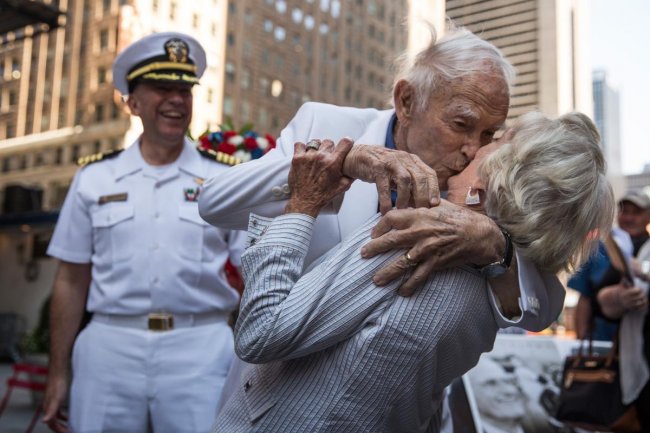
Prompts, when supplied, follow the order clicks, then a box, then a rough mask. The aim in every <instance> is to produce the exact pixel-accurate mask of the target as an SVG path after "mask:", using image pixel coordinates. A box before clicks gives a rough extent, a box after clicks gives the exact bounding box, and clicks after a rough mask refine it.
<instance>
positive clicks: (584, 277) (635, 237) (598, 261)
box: [567, 191, 650, 341]
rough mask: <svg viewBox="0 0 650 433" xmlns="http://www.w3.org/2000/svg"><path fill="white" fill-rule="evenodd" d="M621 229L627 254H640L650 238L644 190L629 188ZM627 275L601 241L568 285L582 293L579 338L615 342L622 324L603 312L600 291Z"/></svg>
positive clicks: (649, 205)
mask: <svg viewBox="0 0 650 433" xmlns="http://www.w3.org/2000/svg"><path fill="white" fill-rule="evenodd" d="M617 221H618V228H614V229H613V230H612V234H613V236H614V239H615V241H616V243H617V244H618V245H619V248H620V249H621V251H622V252H623V254H624V255H625V256H627V257H628V258H630V257H636V255H637V253H638V252H639V249H640V248H641V246H642V245H643V244H644V243H645V242H646V241H647V240H648V236H649V235H648V231H647V227H648V225H649V224H650V198H649V197H648V195H647V194H645V193H643V192H641V191H629V192H628V193H627V194H625V196H624V197H623V198H622V199H620V200H619V202H618V217H617ZM622 277H623V275H622V274H621V272H620V271H618V270H617V269H615V268H614V267H613V266H612V264H611V261H610V259H609V257H608V256H607V252H606V251H605V246H604V245H603V244H602V243H601V244H600V245H599V248H598V253H597V254H596V255H594V256H593V257H592V258H591V259H590V260H589V261H588V262H587V263H586V264H585V265H584V266H583V267H581V268H580V269H579V270H578V272H576V273H575V274H574V275H573V276H572V277H571V278H570V279H569V281H568V283H567V285H568V286H569V287H570V288H572V289H575V290H577V291H578V292H579V293H580V297H579V298H578V304H577V305H576V315H575V328H576V334H577V337H578V338H581V339H584V338H588V337H589V335H591V336H592V338H593V339H594V340H605V341H611V340H612V339H613V338H614V335H616V332H617V330H618V324H617V323H616V322H615V321H612V320H609V319H608V318H607V317H606V316H603V315H602V314H596V313H594V311H597V310H598V309H599V308H600V307H599V305H598V302H597V300H596V294H597V293H598V291H599V290H600V289H602V288H603V287H605V286H609V285H613V284H616V283H618V282H620V281H621V278H622Z"/></svg>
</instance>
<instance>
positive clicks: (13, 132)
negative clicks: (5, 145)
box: [6, 122, 16, 138]
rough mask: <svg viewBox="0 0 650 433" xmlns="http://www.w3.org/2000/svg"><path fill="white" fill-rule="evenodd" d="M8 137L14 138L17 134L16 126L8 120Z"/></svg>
mask: <svg viewBox="0 0 650 433" xmlns="http://www.w3.org/2000/svg"><path fill="white" fill-rule="evenodd" d="M6 131H7V138H14V137H15V136H16V127H15V126H14V124H13V123H9V122H7V128H6Z"/></svg>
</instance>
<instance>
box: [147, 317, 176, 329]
mask: <svg viewBox="0 0 650 433" xmlns="http://www.w3.org/2000/svg"><path fill="white" fill-rule="evenodd" d="M148 327H149V330H150V331H159V332H162V331H171V330H172V329H174V316H172V315H171V314H167V313H149V317H148Z"/></svg>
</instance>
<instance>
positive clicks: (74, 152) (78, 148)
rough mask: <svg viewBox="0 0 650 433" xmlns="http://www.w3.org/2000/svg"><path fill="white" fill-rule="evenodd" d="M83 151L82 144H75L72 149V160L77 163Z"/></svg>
mask: <svg viewBox="0 0 650 433" xmlns="http://www.w3.org/2000/svg"><path fill="white" fill-rule="evenodd" d="M80 152H81V146H80V145H78V144H75V145H74V146H72V151H71V152H70V162H72V163H73V164H76V163H77V160H78V159H79V153H80Z"/></svg>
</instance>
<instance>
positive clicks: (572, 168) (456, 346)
mask: <svg viewBox="0 0 650 433" xmlns="http://www.w3.org/2000/svg"><path fill="white" fill-rule="evenodd" d="M350 145H351V143H349V142H348V143H343V142H342V143H339V145H338V146H337V147H336V149H335V147H334V145H333V143H332V142H329V141H325V142H324V143H323V144H322V146H321V147H320V149H306V148H305V146H304V145H302V144H301V143H298V144H296V152H295V156H294V163H293V165H292V169H291V173H290V175H289V181H290V183H291V185H292V198H291V199H290V201H289V202H288V203H287V207H286V213H285V214H284V215H282V216H279V217H277V218H275V219H274V220H270V219H265V218H261V217H256V216H254V215H252V216H251V221H250V224H249V229H250V236H251V247H250V248H249V249H248V250H247V251H246V253H245V254H244V256H243V258H242V262H243V268H244V275H245V280H246V291H245V293H244V296H243V299H242V304H241V312H240V316H239V320H238V322H237V325H236V330H235V332H236V350H237V353H238V355H239V356H240V357H241V358H242V359H243V360H245V361H248V362H251V363H255V364H260V365H255V366H252V367H251V368H249V369H248V370H246V371H244V373H243V375H242V378H241V380H242V387H241V389H240V390H239V391H238V392H237V393H236V394H235V395H234V396H233V397H232V398H231V399H230V400H229V401H228V402H227V403H226V405H225V407H224V409H223V410H222V412H221V414H220V417H219V419H218V420H217V425H216V431H227V432H249V431H259V432H346V433H347V432H436V431H438V430H439V426H440V414H441V413H440V412H441V411H440V407H441V399H442V396H443V389H444V388H445V386H447V385H448V384H449V383H450V382H451V381H452V380H453V379H454V378H455V377H458V376H460V375H462V374H463V373H465V372H466V371H468V370H469V369H470V368H472V367H473V366H474V365H475V364H476V363H477V362H478V359H479V356H480V355H481V353H483V352H486V351H489V350H491V348H492V345H493V343H494V339H495V336H496V333H497V330H498V325H497V322H496V320H495V317H494V315H495V314H496V312H495V311H493V310H492V307H491V305H493V304H492V303H491V302H490V300H489V299H490V297H493V296H496V297H497V298H498V299H500V298H501V296H503V295H504V293H502V291H501V289H500V288H499V287H490V286H489V285H488V284H487V280H486V276H485V275H482V274H481V273H480V272H479V271H477V270H476V269H475V268H472V267H470V266H464V267H458V268H454V269H450V270H447V271H442V272H437V273H434V274H432V276H430V277H429V278H428V279H427V281H426V284H425V286H424V288H423V289H421V290H419V291H418V292H416V294H415V295H414V296H412V297H410V298H403V297H400V296H398V295H397V294H396V291H395V288H396V287H398V286H399V281H396V282H394V283H392V284H391V285H389V286H388V287H378V286H377V285H375V284H374V283H373V280H372V277H373V275H374V274H375V272H376V271H377V269H379V268H380V267H381V266H382V265H384V264H386V263H388V262H390V261H392V260H393V259H395V258H396V257H398V256H400V255H403V254H404V251H401V252H389V253H385V254H381V255H378V256H375V257H373V258H372V259H368V260H365V259H361V257H360V249H361V247H362V246H363V245H364V244H365V243H366V242H367V241H368V240H369V237H370V232H371V230H372V228H373V226H374V225H375V223H376V222H377V220H378V216H376V217H374V218H372V219H370V220H369V221H368V222H367V223H366V224H365V225H364V226H363V227H362V228H360V229H359V230H358V231H357V232H356V233H354V234H353V235H352V236H351V237H350V238H348V239H346V240H344V241H343V242H342V243H341V245H340V246H339V247H338V248H335V249H334V250H332V251H331V252H330V253H328V254H327V255H326V257H325V258H324V259H323V260H322V261H321V262H320V263H319V264H317V265H315V267H314V268H313V269H311V271H309V272H308V273H306V274H305V275H304V276H302V277H300V275H301V273H302V266H303V261H304V258H305V254H306V252H307V249H308V246H309V242H310V239H311V237H312V227H313V224H314V216H315V215H316V214H317V213H318V211H319V210H320V207H322V206H323V205H324V204H326V203H328V202H329V201H330V200H331V198H332V197H333V196H334V195H336V194H337V193H339V192H340V191H342V190H344V189H345V188H347V187H348V186H349V184H350V180H349V179H345V178H343V177H342V176H341V175H340V164H341V161H342V160H343V157H342V155H343V151H341V150H339V149H341V148H342V147H341V146H348V147H349V146H350ZM497 149H498V150H497ZM343 156H344V155H343ZM477 170H478V171H477ZM585 185H588V186H589V187H588V188H586V187H585ZM448 186H449V195H448V199H449V202H443V203H442V204H441V205H442V206H452V207H453V206H456V205H455V204H453V203H457V204H464V203H465V202H466V201H469V202H470V203H473V204H472V206H473V207H475V208H480V207H481V206H480V204H483V203H484V204H485V209H486V210H487V214H488V215H489V216H491V217H492V218H494V220H495V221H496V222H497V223H498V224H499V225H500V226H501V227H502V229H503V230H504V233H508V234H506V236H511V237H512V242H514V244H515V245H516V247H517V249H518V251H519V252H520V254H523V255H524V256H526V257H530V258H531V259H533V261H534V262H535V264H537V265H538V266H539V267H540V268H541V269H543V270H547V271H551V272H557V271H559V270H561V269H563V268H566V267H569V266H575V265H577V264H579V262H580V260H581V258H582V257H584V256H585V255H586V253H588V252H589V251H590V248H591V244H592V242H593V241H594V236H593V233H594V232H595V231H601V232H602V231H606V230H607V228H608V227H609V226H610V223H611V218H612V215H613V208H614V205H613V197H612V192H611V188H610V186H609V184H608V182H607V180H606V179H605V163H604V160H603V155H602V153H601V151H600V148H599V145H598V133H597V132H596V129H595V127H594V126H593V124H592V123H591V121H589V119H588V118H587V117H586V116H584V115H581V114H569V115H565V116H562V117H561V118H559V119H557V120H550V119H547V118H546V117H544V116H542V115H541V114H530V115H527V116H524V117H523V118H522V119H521V120H520V121H519V122H518V123H517V125H516V126H515V127H514V128H513V130H512V131H511V132H509V133H508V134H506V135H505V136H504V138H503V139H502V140H501V142H499V143H497V142H494V143H492V144H490V145H488V146H485V147H483V148H482V149H481V150H480V151H479V153H478V154H477V156H476V159H475V160H474V162H472V163H471V164H470V165H469V166H468V167H467V169H466V170H465V171H463V172H462V173H461V174H459V175H458V176H456V177H454V178H451V179H450V180H449V184H448ZM479 201H480V203H478V202H479ZM450 202H451V203H450ZM513 266H516V264H515V265H513Z"/></svg>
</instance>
